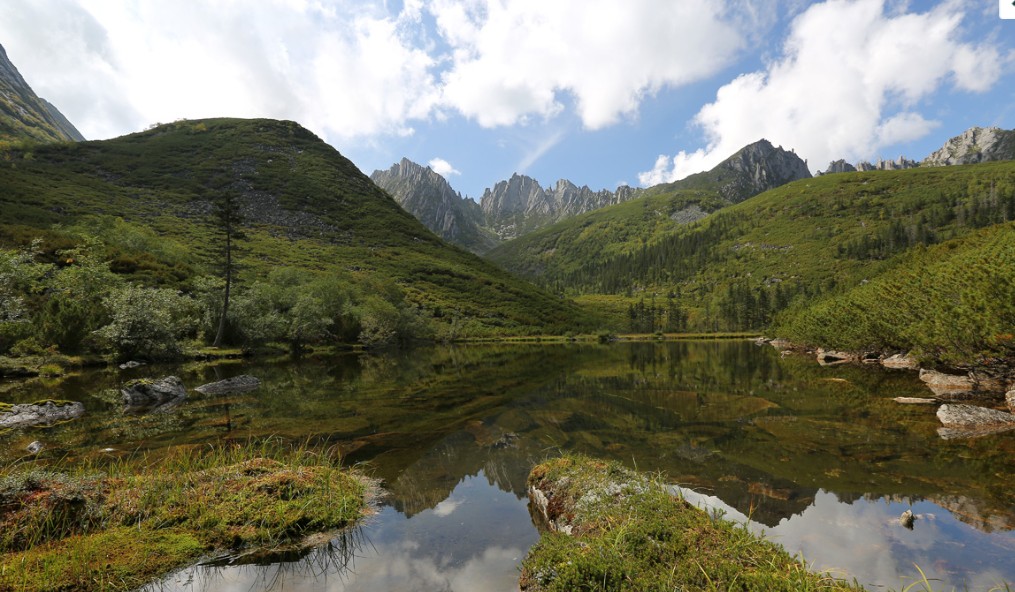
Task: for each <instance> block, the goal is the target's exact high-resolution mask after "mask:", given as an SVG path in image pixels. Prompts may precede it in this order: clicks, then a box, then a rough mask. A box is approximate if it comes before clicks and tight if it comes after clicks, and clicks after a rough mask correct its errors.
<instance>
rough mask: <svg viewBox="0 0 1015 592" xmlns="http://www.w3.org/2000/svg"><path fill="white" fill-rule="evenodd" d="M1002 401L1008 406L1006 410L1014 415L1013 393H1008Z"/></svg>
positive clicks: (1014, 399) (1014, 398)
mask: <svg viewBox="0 0 1015 592" xmlns="http://www.w3.org/2000/svg"><path fill="white" fill-rule="evenodd" d="M1004 401H1005V403H1007V404H1008V410H1009V411H1011V412H1012V413H1015V391H1008V393H1007V394H1006V395H1005V396H1004Z"/></svg>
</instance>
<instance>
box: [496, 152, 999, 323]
mask: <svg viewBox="0 0 1015 592" xmlns="http://www.w3.org/2000/svg"><path fill="white" fill-rule="evenodd" d="M714 195H715V194H712V196H714ZM716 199H717V198H716V197H711V198H710V197H709V194H707V193H700V194H698V195H697V196H694V197H692V196H690V195H688V194H687V193H686V192H677V193H671V194H663V195H658V196H649V197H646V198H642V199H638V200H633V201H631V202H629V203H626V204H622V205H620V206H614V207H610V208H606V209H603V210H600V211H597V212H592V213H590V214H588V215H585V216H581V217H577V218H575V219H573V220H568V221H565V222H563V223H561V224H558V225H555V226H553V227H550V228H547V229H544V230H543V231H541V232H538V233H534V234H533V235H531V236H526V237H522V238H520V239H517V240H515V241H511V242H510V243H507V244H505V245H503V246H501V247H500V248H498V249H497V250H495V251H494V252H493V253H491V258H493V259H494V260H495V261H497V262H499V263H500V264H502V265H503V266H505V267H506V268H507V269H509V270H513V271H517V272H519V273H521V274H524V275H526V276H528V277H530V278H533V279H535V280H536V281H538V282H541V283H542V284H543V285H545V286H548V287H551V288H553V289H555V290H558V291H560V292H562V293H565V294H568V295H572V296H578V297H579V301H580V302H584V303H586V304H587V305H589V306H591V307H594V308H597V309H600V310H604V311H609V312H611V313H612V315H613V317H612V318H613V323H614V326H617V327H618V328H620V329H625V328H628V329H633V330H640V331H655V330H684V329H694V330H703V329H704V330H724V329H763V328H766V327H769V326H770V324H771V321H772V319H773V316H774V315H775V314H776V313H777V312H778V311H780V310H782V309H785V308H786V307H788V306H789V305H790V304H792V303H794V301H796V302H797V306H803V304H802V303H809V302H813V301H814V300H815V299H816V298H818V297H820V296H821V295H827V294H837V293H840V292H843V291H845V290H847V289H850V288H852V287H855V286H857V285H860V284H861V283H863V282H864V281H869V280H872V279H874V278H875V277H877V276H879V275H880V274H882V273H884V272H886V271H889V270H892V269H895V268H896V266H898V265H899V264H900V262H902V261H903V259H902V256H903V254H904V253H905V252H906V251H907V250H909V249H911V248H912V247H915V246H917V245H932V244H936V243H940V242H943V241H947V240H950V239H953V238H956V237H962V236H965V235H967V234H969V233H970V232H972V231H974V230H976V229H978V228H983V227H987V226H990V225H994V224H998V223H1002V222H1005V221H1010V220H1013V219H1015V163H1013V162H995V163H984V164H978V165H969V166H961V167H938V168H926V169H919V168H918V169H911V170H904V171H874V172H867V173H845V174H837V175H826V176H822V177H817V178H813V179H803V180H800V181H796V182H793V183H790V184H787V185H784V186H782V187H779V188H776V189H773V190H771V191H767V192H765V193H763V194H761V195H758V196H756V197H753V198H750V199H748V200H746V201H744V202H742V203H740V204H737V205H733V206H729V207H723V208H721V209H717V210H714V212H713V213H711V214H710V215H709V216H707V217H705V218H703V219H701V220H699V221H696V222H692V223H689V224H681V223H678V222H677V221H675V220H673V219H672V218H673V214H674V213H675V212H677V211H681V210H684V209H685V208H687V206H688V204H689V203H692V202H694V200H697V202H695V203H698V204H700V207H701V209H702V210H704V211H710V210H713V209H714V208H713V206H714V205H715V204H716V203H717V202H716V201H715V200H716ZM720 205H721V202H720Z"/></svg>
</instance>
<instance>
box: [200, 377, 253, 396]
mask: <svg viewBox="0 0 1015 592" xmlns="http://www.w3.org/2000/svg"><path fill="white" fill-rule="evenodd" d="M259 386H261V381H260V380H258V379H257V378H255V377H253V376H250V375H249V374H241V375H240V376H234V377H232V378H227V379H225V380H219V381H218V382H210V383H208V384H202V385H201V386H199V387H197V388H195V389H194V390H195V391H197V392H199V393H201V394H202V395H225V394H228V393H243V392H246V391H252V390H254V389H256V388H257V387H259Z"/></svg>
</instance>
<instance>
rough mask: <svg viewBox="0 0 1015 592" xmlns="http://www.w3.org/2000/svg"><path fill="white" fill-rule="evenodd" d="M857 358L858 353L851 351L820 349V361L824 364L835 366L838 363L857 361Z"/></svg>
mask: <svg viewBox="0 0 1015 592" xmlns="http://www.w3.org/2000/svg"><path fill="white" fill-rule="evenodd" d="M856 360H857V356H856V354H851V353H849V352H840V351H832V350H824V349H820V348H819V349H818V363H819V364H821V365H822V366H833V365H836V364H845V363H847V362H855V361H856Z"/></svg>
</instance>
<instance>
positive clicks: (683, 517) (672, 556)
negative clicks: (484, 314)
mask: <svg viewBox="0 0 1015 592" xmlns="http://www.w3.org/2000/svg"><path fill="white" fill-rule="evenodd" d="M529 493H530V498H531V499H532V502H533V505H534V506H535V507H536V509H537V510H538V512H534V513H536V514H538V515H537V520H539V519H540V518H541V519H542V522H543V526H544V527H545V528H544V529H543V530H544V533H543V535H542V537H541V538H540V540H539V542H538V543H537V544H536V545H534V546H533V547H532V549H531V550H530V551H529V554H528V556H527V557H526V558H525V560H524V562H523V564H522V575H521V580H520V587H521V589H522V590H523V591H526V592H553V591H561V592H564V591H571V590H601V591H611V590H618V591H619V590H688V591H691V590H745V591H746V590H765V591H770V590H818V589H821V590H862V588H861V587H860V586H859V585H858V584H856V583H851V582H846V581H843V580H841V579H837V578H835V577H832V576H830V575H828V574H823V573H814V572H811V571H809V570H808V569H807V567H806V566H804V565H803V564H802V563H800V562H799V561H797V560H795V559H794V558H793V557H792V556H790V555H789V554H788V553H787V552H786V551H785V550H784V549H783V548H782V547H780V546H779V545H777V544H775V543H772V542H770V541H766V540H765V539H763V538H761V537H759V536H757V535H755V534H754V533H752V532H750V531H749V530H747V529H746V528H745V527H744V526H743V525H739V524H734V523H733V522H730V521H728V520H724V519H723V518H722V517H721V516H719V515H717V514H710V513H708V512H705V511H703V510H701V509H699V508H696V507H694V506H692V505H691V504H689V503H687V502H686V501H684V500H683V499H681V498H680V497H677V496H674V495H673V494H672V493H671V492H670V490H669V488H667V487H665V486H664V485H663V484H661V483H658V482H656V481H653V480H652V479H650V478H648V477H646V476H644V475H640V474H638V473H635V472H633V471H630V470H628V469H626V468H624V467H623V466H621V465H620V464H617V463H615V462H606V461H599V460H594V459H590V458H585V457H580V456H565V457H563V458H558V459H555V460H551V461H548V462H546V463H543V464H540V465H538V466H536V467H535V468H534V469H533V470H532V472H531V473H530V475H529Z"/></svg>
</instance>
